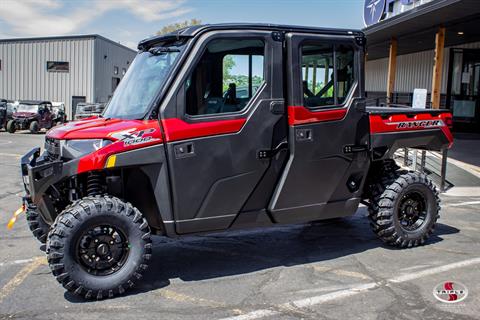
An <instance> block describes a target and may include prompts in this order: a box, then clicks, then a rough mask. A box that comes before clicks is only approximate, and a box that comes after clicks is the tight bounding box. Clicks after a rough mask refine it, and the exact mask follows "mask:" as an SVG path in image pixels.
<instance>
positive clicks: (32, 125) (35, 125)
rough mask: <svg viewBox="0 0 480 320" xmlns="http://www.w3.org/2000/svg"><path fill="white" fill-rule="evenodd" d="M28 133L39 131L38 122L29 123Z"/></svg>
mask: <svg viewBox="0 0 480 320" xmlns="http://www.w3.org/2000/svg"><path fill="white" fill-rule="evenodd" d="M29 129H30V133H38V131H39V130H40V126H39V125H38V121H32V122H30V127H29Z"/></svg>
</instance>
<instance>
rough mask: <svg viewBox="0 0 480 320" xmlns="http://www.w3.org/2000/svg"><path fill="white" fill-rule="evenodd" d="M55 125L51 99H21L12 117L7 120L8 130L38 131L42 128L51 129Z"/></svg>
mask: <svg viewBox="0 0 480 320" xmlns="http://www.w3.org/2000/svg"><path fill="white" fill-rule="evenodd" d="M54 125H55V123H54V115H53V112H52V103H51V102H50V101H29V100H28V101H27V100H25V101H20V103H19V105H18V108H17V110H16V111H15V112H14V113H13V116H12V119H11V120H9V121H8V122H7V131H8V132H10V133H14V132H15V131H16V130H30V132H31V133H38V132H39V131H40V130H41V129H50V128H52V127H53V126H54Z"/></svg>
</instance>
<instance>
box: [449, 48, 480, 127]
mask: <svg viewBox="0 0 480 320" xmlns="http://www.w3.org/2000/svg"><path fill="white" fill-rule="evenodd" d="M449 75H450V77H451V78H450V81H449V83H450V85H449V94H448V101H449V106H450V108H451V109H452V111H453V118H454V125H455V127H456V128H457V129H459V130H468V131H480V121H479V120H480V50H463V49H453V50H452V57H451V61H450V72H449Z"/></svg>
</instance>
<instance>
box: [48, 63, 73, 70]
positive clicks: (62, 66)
mask: <svg viewBox="0 0 480 320" xmlns="http://www.w3.org/2000/svg"><path fill="white" fill-rule="evenodd" d="M69 68H70V66H69V63H68V62H65V61H47V71H48V72H68V71H69Z"/></svg>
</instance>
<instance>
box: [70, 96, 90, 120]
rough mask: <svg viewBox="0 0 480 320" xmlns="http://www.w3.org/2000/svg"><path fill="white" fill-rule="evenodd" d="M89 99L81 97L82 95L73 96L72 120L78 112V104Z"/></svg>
mask: <svg viewBox="0 0 480 320" xmlns="http://www.w3.org/2000/svg"><path fill="white" fill-rule="evenodd" d="M86 101H87V100H86V99H85V97H80V96H73V97H72V111H71V113H72V118H71V119H72V120H74V119H75V113H76V112H77V104H79V103H81V102H86Z"/></svg>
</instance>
